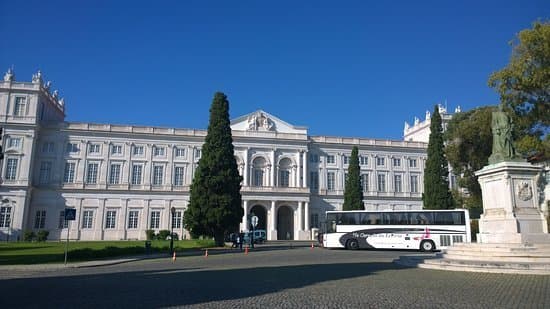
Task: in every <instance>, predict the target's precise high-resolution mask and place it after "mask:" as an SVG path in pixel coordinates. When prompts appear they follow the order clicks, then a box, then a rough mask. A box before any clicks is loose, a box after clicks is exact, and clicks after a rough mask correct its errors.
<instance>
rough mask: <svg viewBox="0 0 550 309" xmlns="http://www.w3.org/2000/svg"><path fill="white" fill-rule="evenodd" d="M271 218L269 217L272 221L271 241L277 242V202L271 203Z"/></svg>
mask: <svg viewBox="0 0 550 309" xmlns="http://www.w3.org/2000/svg"><path fill="white" fill-rule="evenodd" d="M270 212H271V216H270V217H269V221H270V231H269V236H270V238H269V239H270V240H277V221H276V219H277V209H276V207H275V201H271V208H270Z"/></svg>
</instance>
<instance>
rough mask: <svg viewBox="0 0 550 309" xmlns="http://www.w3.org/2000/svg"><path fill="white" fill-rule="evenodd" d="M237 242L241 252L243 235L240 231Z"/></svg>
mask: <svg viewBox="0 0 550 309" xmlns="http://www.w3.org/2000/svg"><path fill="white" fill-rule="evenodd" d="M237 242H238V244H239V249H241V251H242V250H243V242H244V233H243V232H242V231H241V232H240V233H239V236H238V237H237Z"/></svg>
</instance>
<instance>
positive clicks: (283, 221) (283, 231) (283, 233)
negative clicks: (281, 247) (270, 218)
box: [277, 206, 294, 240]
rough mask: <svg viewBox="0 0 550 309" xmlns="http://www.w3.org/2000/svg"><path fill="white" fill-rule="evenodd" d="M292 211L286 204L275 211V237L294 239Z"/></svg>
mask: <svg viewBox="0 0 550 309" xmlns="http://www.w3.org/2000/svg"><path fill="white" fill-rule="evenodd" d="M293 219H294V212H293V211H292V208H290V207H288V206H281V207H279V210H278V211H277V239H278V240H292V239H294V220H293Z"/></svg>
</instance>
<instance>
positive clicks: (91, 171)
mask: <svg viewBox="0 0 550 309" xmlns="http://www.w3.org/2000/svg"><path fill="white" fill-rule="evenodd" d="M98 168H99V164H97V163H88V173H87V174H86V183H90V184H94V183H97V172H98Z"/></svg>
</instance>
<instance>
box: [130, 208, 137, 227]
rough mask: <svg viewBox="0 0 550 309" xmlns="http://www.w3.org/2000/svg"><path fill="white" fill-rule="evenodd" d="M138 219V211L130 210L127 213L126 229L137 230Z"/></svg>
mask: <svg viewBox="0 0 550 309" xmlns="http://www.w3.org/2000/svg"><path fill="white" fill-rule="evenodd" d="M138 219H139V211H137V210H130V212H128V228H129V229H137V228H138Z"/></svg>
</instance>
